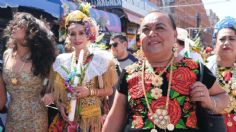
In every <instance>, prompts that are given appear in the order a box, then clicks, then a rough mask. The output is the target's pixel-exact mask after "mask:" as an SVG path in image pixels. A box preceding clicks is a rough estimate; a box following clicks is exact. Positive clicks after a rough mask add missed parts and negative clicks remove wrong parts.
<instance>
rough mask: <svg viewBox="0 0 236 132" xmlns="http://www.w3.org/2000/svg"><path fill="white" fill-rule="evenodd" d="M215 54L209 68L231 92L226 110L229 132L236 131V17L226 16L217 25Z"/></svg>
mask: <svg viewBox="0 0 236 132" xmlns="http://www.w3.org/2000/svg"><path fill="white" fill-rule="evenodd" d="M213 39H215V46H216V47H215V53H216V54H215V55H214V56H212V57H210V58H209V62H208V64H207V66H208V68H209V69H210V70H211V71H212V72H213V73H214V74H215V76H216V77H217V79H218V81H219V83H220V85H221V87H222V88H223V89H224V90H225V91H226V92H227V93H228V94H229V97H230V103H229V105H228V107H227V108H226V109H225V110H224V121H225V125H226V129H227V132H235V131H236V65H235V60H236V19H235V18H232V17H225V18H224V19H222V20H220V21H219V22H217V23H216V25H215V30H214V34H213Z"/></svg>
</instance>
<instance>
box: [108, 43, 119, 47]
mask: <svg viewBox="0 0 236 132" xmlns="http://www.w3.org/2000/svg"><path fill="white" fill-rule="evenodd" d="M110 45H111V46H112V47H114V48H115V47H117V45H118V43H117V42H115V43H111V44H110Z"/></svg>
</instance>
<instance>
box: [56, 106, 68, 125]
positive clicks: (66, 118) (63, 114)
mask: <svg viewBox="0 0 236 132" xmlns="http://www.w3.org/2000/svg"><path fill="white" fill-rule="evenodd" d="M57 107H58V108H59V111H60V113H61V116H62V118H63V119H64V120H65V121H67V122H69V118H68V116H67V115H66V105H65V104H62V103H58V104H57Z"/></svg>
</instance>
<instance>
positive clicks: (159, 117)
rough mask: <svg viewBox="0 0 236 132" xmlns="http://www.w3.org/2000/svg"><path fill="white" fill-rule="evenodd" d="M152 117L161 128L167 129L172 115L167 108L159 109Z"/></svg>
mask: <svg viewBox="0 0 236 132" xmlns="http://www.w3.org/2000/svg"><path fill="white" fill-rule="evenodd" d="M152 117H153V123H154V124H155V125H157V126H158V127H159V128H161V129H166V128H167V126H168V125H169V124H170V117H169V115H168V112H167V110H166V109H157V110H156V112H155V113H154V114H153V115H152Z"/></svg>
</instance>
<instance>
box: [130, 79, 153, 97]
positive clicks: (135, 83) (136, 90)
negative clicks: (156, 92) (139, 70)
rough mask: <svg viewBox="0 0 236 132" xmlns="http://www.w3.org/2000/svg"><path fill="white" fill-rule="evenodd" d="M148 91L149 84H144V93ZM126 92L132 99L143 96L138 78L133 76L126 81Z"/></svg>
mask: <svg viewBox="0 0 236 132" xmlns="http://www.w3.org/2000/svg"><path fill="white" fill-rule="evenodd" d="M150 89H151V83H145V90H146V92H148V91H150ZM128 92H129V94H130V96H131V97H132V98H133V99H137V98H141V97H143V96H144V93H143V88H142V82H141V79H140V77H138V76H135V77H133V78H131V79H129V80H128Z"/></svg>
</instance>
